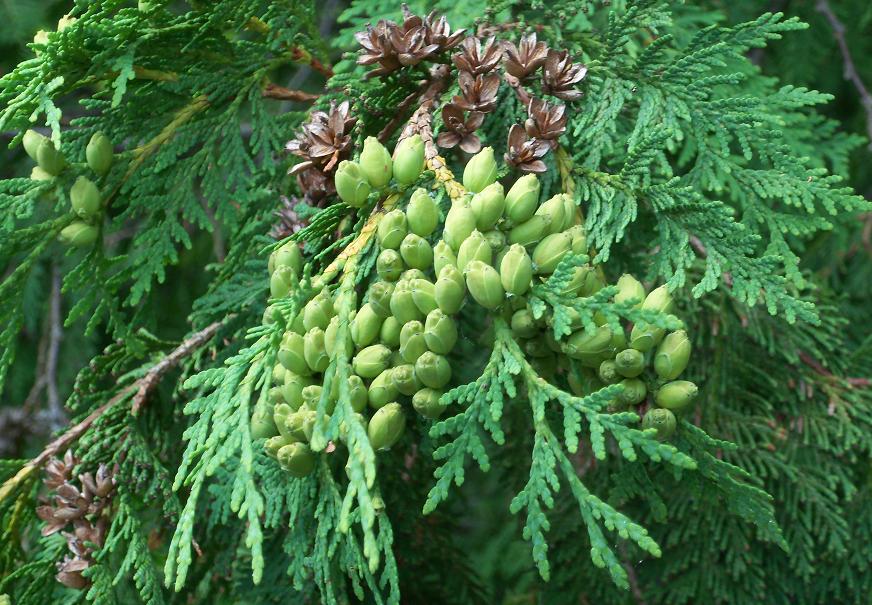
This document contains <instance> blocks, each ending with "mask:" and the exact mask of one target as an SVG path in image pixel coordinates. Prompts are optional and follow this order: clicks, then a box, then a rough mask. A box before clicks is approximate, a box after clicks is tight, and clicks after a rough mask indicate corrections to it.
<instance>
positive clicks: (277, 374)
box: [272, 363, 287, 384]
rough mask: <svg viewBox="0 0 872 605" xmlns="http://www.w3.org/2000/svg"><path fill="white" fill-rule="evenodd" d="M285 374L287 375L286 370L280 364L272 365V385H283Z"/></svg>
mask: <svg viewBox="0 0 872 605" xmlns="http://www.w3.org/2000/svg"><path fill="white" fill-rule="evenodd" d="M286 373H287V370H286V369H285V366H283V365H282V364H281V363H277V364H276V365H274V366H273V369H272V383H273V384H282V383H284V381H285V374H286Z"/></svg>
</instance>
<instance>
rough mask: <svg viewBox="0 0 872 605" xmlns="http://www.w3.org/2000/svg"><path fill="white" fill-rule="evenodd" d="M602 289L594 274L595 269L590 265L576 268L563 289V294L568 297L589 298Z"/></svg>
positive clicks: (601, 283) (600, 281)
mask: <svg viewBox="0 0 872 605" xmlns="http://www.w3.org/2000/svg"><path fill="white" fill-rule="evenodd" d="M602 289H603V282H602V280H601V279H600V277H599V276H598V275H597V274H596V269H594V268H593V267H591V266H590V265H583V266H581V267H576V268H575V269H574V270H573V272H572V277H571V278H570V279H569V282H568V283H567V284H566V286H565V287H564V288H563V292H564V293H565V294H567V295H569V296H573V297H574V296H591V295H593V294H596V293H597V292H599V291H600V290H602Z"/></svg>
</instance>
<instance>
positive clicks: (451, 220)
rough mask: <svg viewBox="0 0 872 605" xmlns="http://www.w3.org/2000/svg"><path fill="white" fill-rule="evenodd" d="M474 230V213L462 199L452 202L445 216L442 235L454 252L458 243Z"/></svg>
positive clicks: (458, 245) (457, 247) (458, 248)
mask: <svg viewBox="0 0 872 605" xmlns="http://www.w3.org/2000/svg"><path fill="white" fill-rule="evenodd" d="M474 230H475V213H474V212H473V211H472V208H470V207H469V205H468V204H467V203H465V202H463V201H459V202H454V204H452V206H451V209H450V210H449V211H448V215H447V216H446V217H445V229H444V230H443V231H442V237H443V239H444V240H445V242H446V243H447V244H448V245H449V246H450V247H451V249H452V250H453V251H454V252H455V253H456V252H457V251H458V250H460V244H462V243H463V242H464V240H466V238H467V237H469V235H470V234H471V233H472V232H473V231H474Z"/></svg>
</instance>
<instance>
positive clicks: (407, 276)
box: [400, 269, 427, 284]
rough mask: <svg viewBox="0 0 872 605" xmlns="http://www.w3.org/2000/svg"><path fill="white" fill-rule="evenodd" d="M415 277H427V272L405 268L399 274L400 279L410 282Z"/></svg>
mask: <svg viewBox="0 0 872 605" xmlns="http://www.w3.org/2000/svg"><path fill="white" fill-rule="evenodd" d="M416 279H427V274H426V273H424V272H423V271H421V270H420V269H406V270H405V271H403V273H402V274H401V275H400V281H407V282H409V283H410V284H411V283H412V282H413V281H415V280H416Z"/></svg>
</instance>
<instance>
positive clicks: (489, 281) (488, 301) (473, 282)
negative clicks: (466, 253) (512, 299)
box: [465, 260, 506, 310]
mask: <svg viewBox="0 0 872 605" xmlns="http://www.w3.org/2000/svg"><path fill="white" fill-rule="evenodd" d="M465 277H466V287H467V288H469V293H470V295H472V298H473V299H475V302H477V303H478V304H480V305H481V306H482V307H484V308H485V309H489V310H493V309H496V308H497V307H499V306H500V305H501V304H503V300H504V299H505V297H506V293H505V291H504V290H503V285H502V283H500V274H499V273H497V271H496V269H494V268H493V267H491V266H490V265H487V264H485V263H483V262H481V261H479V260H474V261H472V262H471V263H469V265H468V268H467V270H466V273H465Z"/></svg>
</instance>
